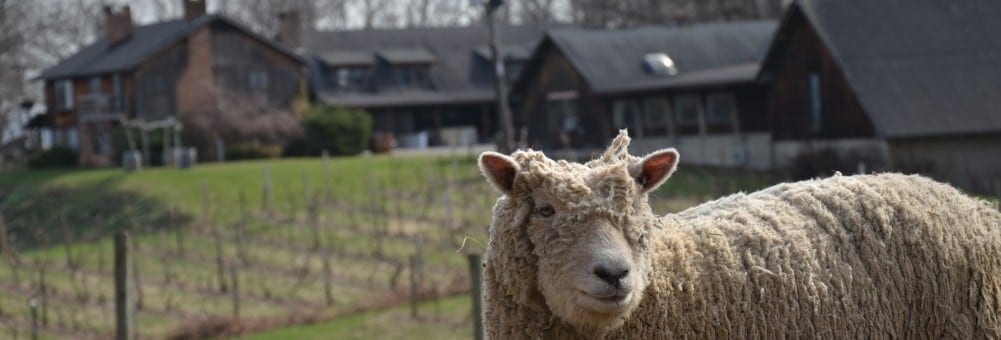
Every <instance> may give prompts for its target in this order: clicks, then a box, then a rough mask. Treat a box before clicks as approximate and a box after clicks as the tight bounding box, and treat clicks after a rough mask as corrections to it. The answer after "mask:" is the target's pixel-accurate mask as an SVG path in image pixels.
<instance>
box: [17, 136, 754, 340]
mask: <svg viewBox="0 0 1001 340" xmlns="http://www.w3.org/2000/svg"><path fill="white" fill-rule="evenodd" d="M771 181H772V180H771V179H770V178H768V177H766V176H760V175H755V174H747V173H727V172H716V171H708V170H704V169H687V168H684V167H682V168H681V169H680V170H679V171H678V172H677V173H676V175H675V176H674V178H672V179H671V180H670V181H669V182H668V184H667V185H665V186H664V187H663V188H662V189H661V190H659V191H657V192H655V193H654V194H653V195H652V196H653V200H652V203H653V204H654V206H655V210H657V212H660V213H665V212H670V211H677V210H681V209H684V208H686V207H688V206H691V205H693V204H695V203H697V202H701V201H705V200H708V199H711V198H713V197H716V196H720V195H722V194H725V193H729V192H734V191H738V190H754V189H758V188H760V187H763V186H765V185H767V184H769V183H770V182H771ZM265 183H270V186H269V187H270V195H266V194H265V191H266V190H265V187H266V186H265ZM241 196H242V197H243V199H241V198H240V197H241ZM268 196H270V199H266V198H265V197H268ZM496 197H497V194H496V193H494V192H492V190H491V189H490V188H489V186H487V185H486V183H485V182H484V181H483V180H482V178H480V176H479V175H478V173H477V171H476V167H475V164H474V158H473V157H472V156H471V155H466V156H460V157H455V158H429V157H406V158H401V157H395V158H394V157H387V156H375V157H351V158H334V159H331V160H329V161H327V160H322V159H290V160H268V161H254V162H233V163H225V164H209V165H200V166H197V167H195V168H194V169H191V170H175V169H151V170H145V171H141V172H137V173H125V172H122V171H121V170H117V169H105V170H85V171H69V170H67V171H8V172H2V173H0V216H2V217H3V218H4V220H5V222H6V223H5V225H6V228H7V230H8V232H9V233H8V234H10V235H11V240H10V241H11V243H12V244H13V245H14V249H16V250H17V251H18V254H17V255H18V257H19V259H20V260H19V261H18V263H20V265H19V266H16V267H14V266H10V265H8V263H6V262H3V265H0V338H3V337H5V336H6V335H11V334H22V335H23V334H24V332H25V331H26V329H27V327H28V325H30V321H29V319H28V315H29V314H30V313H29V310H28V308H27V306H26V303H25V302H26V301H27V300H28V299H29V298H30V297H35V298H39V299H40V298H42V297H43V296H44V297H45V299H46V301H47V306H46V313H45V316H46V319H47V320H46V321H47V322H46V323H45V326H44V327H43V334H45V335H48V336H52V337H101V336H105V335H107V334H109V333H110V332H111V330H112V329H113V320H112V319H111V315H112V313H111V312H112V310H113V309H112V304H111V299H112V287H113V285H112V281H111V271H112V268H111V266H112V262H113V259H112V258H111V249H112V248H111V243H110V238H109V235H110V234H111V233H112V232H113V231H115V230H122V229H124V230H130V232H131V233H132V234H133V235H135V239H136V240H137V241H136V242H135V244H134V246H133V250H132V251H133V253H134V254H135V258H136V265H135V266H134V268H135V269H136V270H135V272H136V273H137V274H138V275H135V277H134V278H133V281H134V282H136V283H139V284H137V286H138V287H140V288H139V290H138V291H137V292H136V293H141V294H138V295H140V296H141V297H142V308H141V309H140V310H139V311H138V314H137V315H138V316H137V320H138V321H137V326H138V329H139V330H140V334H141V335H143V336H152V337H164V336H168V335H179V334H194V333H197V332H201V331H204V329H205V328H212V327H216V328H226V327H229V328H230V329H232V328H235V329H237V331H233V332H235V333H239V332H243V331H249V330H254V331H256V330H262V329H265V328H271V327H279V326H288V325H295V324H300V323H312V324H313V325H309V326H294V327H292V328H289V329H287V330H285V331H287V332H298V333H291V334H289V335H288V336H291V337H296V338H299V337H308V336H312V335H309V334H315V336H318V337H320V338H326V336H324V334H329V333H330V332H333V331H335V330H336V331H337V332H346V333H337V334H343V335H344V336H345V337H352V336H355V337H361V338H371V337H377V338H379V337H382V338H385V337H394V336H393V335H394V334H401V335H403V334H427V336H428V337H430V338H452V337H462V336H461V334H468V332H466V331H461V330H462V329H466V328H468V327H469V325H468V323H469V321H470V320H469V318H468V305H465V304H464V303H463V302H462V301H467V302H468V299H467V300H462V299H461V298H450V299H447V300H444V301H442V302H441V303H440V304H438V306H440V311H439V313H440V315H439V318H438V319H437V320H438V321H436V322H432V321H433V320H435V319H432V318H425V317H430V316H432V315H434V314H433V313H432V312H431V311H433V310H434V309H430V310H428V311H427V312H425V313H422V319H421V321H420V322H415V321H413V320H410V319H409V315H407V317H406V319H407V320H410V321H408V322H403V321H399V320H398V319H399V318H401V317H400V316H399V315H398V314H399V313H397V312H395V311H396V310H395V309H390V310H389V311H385V312H373V313H365V312H363V313H361V314H357V312H359V311H365V310H372V309H380V310H381V309H384V308H388V307H392V306H396V305H403V304H406V303H407V302H408V296H409V278H410V273H411V269H410V268H411V266H410V258H411V256H413V255H415V254H416V253H418V244H420V251H419V253H420V258H421V262H422V263H423V265H421V266H419V267H418V268H419V270H418V271H417V272H415V273H417V274H418V275H417V276H418V277H423V278H424V279H423V280H419V281H420V283H419V286H420V293H421V295H422V296H423V297H424V298H434V297H436V296H446V295H452V294H458V293H461V292H462V291H465V290H466V289H468V280H467V279H466V278H467V275H466V272H465V271H466V263H465V259H464V257H463V256H462V255H461V254H459V252H457V250H458V248H459V246H460V244H461V243H462V240H463V239H464V238H467V237H468V238H470V239H471V240H472V241H469V242H466V248H465V249H463V251H473V252H480V251H482V250H483V244H485V243H486V228H487V225H488V224H489V218H490V216H489V214H490V207H491V205H492V203H493V201H494V200H496ZM241 202H242V203H241ZM418 237H419V239H420V240H419V241H416V240H415V239H416V238H418ZM220 273H222V274H223V275H220ZM232 273H236V281H233V275H232ZM43 277H44V279H42V278H43ZM233 282H236V283H237V287H238V289H237V292H238V294H237V295H238V296H239V297H240V303H239V307H240V308H239V318H235V317H233V293H232V292H233V289H232V286H233V285H232V283H233ZM42 287H44V289H41V288H42ZM328 291H329V294H328ZM43 293H44V294H43ZM328 297H329V299H328ZM463 308H465V309H463ZM424 309H426V308H422V310H424ZM404 314H406V313H404ZM345 315H350V316H345ZM331 318H333V319H334V320H335V321H333V322H332V323H317V322H319V321H322V320H326V319H331ZM394 318H395V319H394ZM370 320H382V321H393V322H390V323H392V324H394V325H399V326H398V327H397V326H394V327H384V326H381V327H380V326H379V325H385V324H386V323H380V322H374V321H370ZM394 320H395V321H394ZM396 321H399V322H396ZM450 322H451V323H454V324H450ZM248 325H258V326H259V327H257V328H254V327H249V326H248ZM260 325H268V326H267V327H263V326H260ZM248 327H249V328H248ZM185 332H188V333H185ZM192 332H193V333H192ZM394 332H396V333H394ZM235 333H221V334H235ZM198 334H202V333H198ZM272 334H279V335H280V334H282V333H272ZM262 336H267V333H265V334H262Z"/></svg>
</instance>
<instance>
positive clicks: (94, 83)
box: [90, 77, 101, 94]
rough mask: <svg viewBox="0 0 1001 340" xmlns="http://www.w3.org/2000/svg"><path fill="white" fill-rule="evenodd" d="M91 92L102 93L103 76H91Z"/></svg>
mask: <svg viewBox="0 0 1001 340" xmlns="http://www.w3.org/2000/svg"><path fill="white" fill-rule="evenodd" d="M90 93H91V94H98V93H101V77H93V78H90Z"/></svg>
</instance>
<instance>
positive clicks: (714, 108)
mask: <svg viewBox="0 0 1001 340" xmlns="http://www.w3.org/2000/svg"><path fill="white" fill-rule="evenodd" d="M706 106H707V111H708V115H707V116H706V122H707V123H710V124H729V123H731V122H732V121H733V116H734V114H735V113H736V111H737V104H736V100H735V99H734V97H733V94H731V93H716V94H711V95H709V96H707V97H706Z"/></svg>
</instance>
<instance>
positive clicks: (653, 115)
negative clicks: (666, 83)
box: [643, 98, 668, 126]
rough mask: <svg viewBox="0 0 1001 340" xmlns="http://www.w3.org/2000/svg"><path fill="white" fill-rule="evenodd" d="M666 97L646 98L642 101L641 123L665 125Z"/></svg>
mask: <svg viewBox="0 0 1001 340" xmlns="http://www.w3.org/2000/svg"><path fill="white" fill-rule="evenodd" d="M667 115H668V113H667V98H648V99H647V100H645V101H644V102H643V124H644V125H647V126H663V125H667Z"/></svg>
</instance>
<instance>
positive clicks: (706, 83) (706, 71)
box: [512, 21, 776, 169]
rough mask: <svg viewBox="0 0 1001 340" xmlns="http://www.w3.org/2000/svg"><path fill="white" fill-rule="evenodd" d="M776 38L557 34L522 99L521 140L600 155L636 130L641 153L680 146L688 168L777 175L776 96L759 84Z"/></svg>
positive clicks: (731, 26)
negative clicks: (773, 155)
mask: <svg viewBox="0 0 1001 340" xmlns="http://www.w3.org/2000/svg"><path fill="white" fill-rule="evenodd" d="M775 28H776V23H775V22H770V21H753V22H731V23H712V24H695V25H690V26H655V27H642V28H635V29H622V30H583V29H559V30H552V31H550V32H549V33H547V34H546V36H545V38H544V40H543V41H542V43H540V44H539V46H538V47H537V48H536V49H535V51H534V53H533V54H532V58H531V59H530V61H529V62H528V63H526V65H525V66H524V70H523V72H522V76H521V78H519V79H518V81H517V82H516V83H515V85H514V88H513V90H512V98H513V99H514V100H515V101H517V102H520V108H521V109H520V110H518V111H517V112H515V117H516V119H515V125H516V127H519V128H520V129H521V130H522V131H527V136H525V135H523V136H521V140H523V141H524V142H526V143H527V145H525V146H528V147H534V148H543V149H546V150H559V149H577V150H579V149H600V148H602V147H603V146H604V145H605V144H606V143H608V141H609V140H610V138H611V137H613V136H615V132H616V130H618V129H623V128H626V129H628V130H629V132H630V136H632V137H633V139H634V142H633V149H635V150H634V151H636V152H644V151H652V150H653V149H656V148H662V147H667V146H674V147H677V148H678V149H679V150H680V152H681V154H682V157H683V159H684V161H685V162H686V163H687V164H703V165H724V166H749V167H753V168H759V169H765V168H769V167H770V166H771V159H770V150H769V145H770V144H769V142H770V136H769V133H768V125H767V118H766V105H765V104H766V100H765V98H766V93H765V88H764V87H763V86H761V85H760V84H758V83H756V82H755V77H756V75H757V73H758V68H759V61H760V60H761V58H762V57H763V56H764V53H765V51H766V49H767V47H768V45H769V41H770V39H771V37H772V34H773V33H774V31H775Z"/></svg>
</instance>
